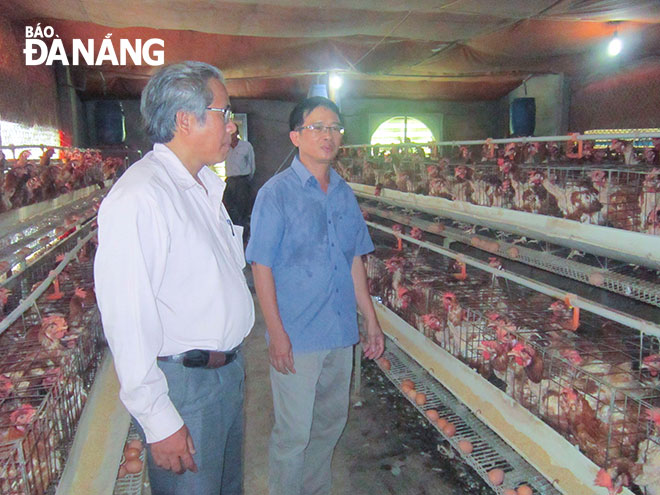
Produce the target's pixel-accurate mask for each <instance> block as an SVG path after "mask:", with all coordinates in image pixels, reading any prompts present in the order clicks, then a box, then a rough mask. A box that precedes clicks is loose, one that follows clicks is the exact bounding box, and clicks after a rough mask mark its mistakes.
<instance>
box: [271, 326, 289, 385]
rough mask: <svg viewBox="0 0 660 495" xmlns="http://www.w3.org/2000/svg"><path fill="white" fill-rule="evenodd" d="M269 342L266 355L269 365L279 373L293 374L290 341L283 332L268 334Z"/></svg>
mask: <svg viewBox="0 0 660 495" xmlns="http://www.w3.org/2000/svg"><path fill="white" fill-rule="evenodd" d="M269 337H270V342H269V344H268V355H269V356H270V364H271V365H272V366H273V368H275V369H276V370H277V371H279V372H280V373H283V374H285V375H288V374H289V373H295V372H296V369H295V368H294V367H293V350H292V349H291V340H290V339H289V336H288V335H287V334H286V332H285V331H281V332H277V333H275V332H272V333H269Z"/></svg>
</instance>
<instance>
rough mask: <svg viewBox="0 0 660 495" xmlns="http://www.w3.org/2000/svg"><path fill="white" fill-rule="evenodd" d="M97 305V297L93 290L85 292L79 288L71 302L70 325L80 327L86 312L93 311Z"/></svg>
mask: <svg viewBox="0 0 660 495" xmlns="http://www.w3.org/2000/svg"><path fill="white" fill-rule="evenodd" d="M95 303H96V296H95V294H94V290H93V289H91V288H90V289H87V290H84V289H82V288H81V287H77V288H76V290H75V291H74V293H73V296H72V297H71V299H70V300H69V318H68V321H69V325H70V326H72V327H77V326H80V325H81V324H82V320H83V316H84V314H85V312H86V311H88V310H89V309H91V308H92V307H93V306H94V304H95Z"/></svg>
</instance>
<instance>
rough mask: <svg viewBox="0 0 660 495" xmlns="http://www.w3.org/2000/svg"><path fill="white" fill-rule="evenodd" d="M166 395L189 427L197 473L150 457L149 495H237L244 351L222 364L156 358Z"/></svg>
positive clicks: (240, 468)
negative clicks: (190, 365) (187, 363)
mask: <svg viewBox="0 0 660 495" xmlns="http://www.w3.org/2000/svg"><path fill="white" fill-rule="evenodd" d="M158 367H159V368H160V369H161V370H163V373H165V376H166V377H167V384H168V386H169V396H170V399H171V400H172V402H173V404H174V406H175V407H176V409H177V410H178V411H179V414H181V417H182V418H183V421H184V422H185V424H186V426H187V427H188V429H189V430H190V434H191V436H192V439H193V442H194V444H195V450H196V451H197V453H196V454H195V455H194V456H193V458H194V460H195V463H196V464H197V468H198V472H197V473H192V472H190V471H186V472H185V474H181V475H178V474H175V473H173V472H172V471H168V470H165V469H161V468H159V467H158V466H156V465H155V464H154V462H153V458H152V457H151V451H150V450H147V451H148V452H149V455H148V467H149V481H150V483H151V493H152V494H153V495H192V494H194V495H241V494H242V493H243V386H244V380H245V368H244V358H243V356H242V354H240V351H239V355H238V356H237V357H236V359H235V360H234V361H233V362H231V363H229V364H228V365H227V366H223V367H222V368H218V369H214V370H207V369H200V368H186V367H184V366H183V365H181V364H178V363H167V362H161V361H158Z"/></svg>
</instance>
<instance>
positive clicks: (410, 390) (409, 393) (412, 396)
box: [406, 388, 417, 400]
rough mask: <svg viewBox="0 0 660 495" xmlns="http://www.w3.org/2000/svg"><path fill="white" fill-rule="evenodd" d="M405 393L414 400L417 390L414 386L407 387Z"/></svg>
mask: <svg viewBox="0 0 660 495" xmlns="http://www.w3.org/2000/svg"><path fill="white" fill-rule="evenodd" d="M406 395H407V396H408V397H410V398H411V399H412V400H415V399H416V398H417V390H415V389H414V388H409V389H407V390H406Z"/></svg>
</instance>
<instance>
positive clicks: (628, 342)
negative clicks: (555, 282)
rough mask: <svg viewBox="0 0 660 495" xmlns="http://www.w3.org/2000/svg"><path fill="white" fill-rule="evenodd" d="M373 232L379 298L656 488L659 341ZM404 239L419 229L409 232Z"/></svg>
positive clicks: (561, 428) (624, 477) (608, 460)
mask: <svg viewBox="0 0 660 495" xmlns="http://www.w3.org/2000/svg"><path fill="white" fill-rule="evenodd" d="M374 211H375V210H373V209H371V210H370V212H372V213H373V212H374ZM386 216H391V215H390V213H389V212H388V213H386ZM371 230H372V236H373V238H374V239H375V240H376V242H377V244H378V248H377V249H376V251H375V252H374V253H372V254H370V255H368V256H367V273H368V279H369V288H370V291H371V293H372V296H374V297H375V298H376V300H377V301H379V302H381V303H382V304H384V305H385V306H387V307H388V308H389V309H390V310H392V311H394V312H395V313H396V314H397V315H398V316H399V317H400V318H402V319H403V320H405V321H407V323H408V324H409V325H410V326H412V327H414V328H416V329H417V330H419V331H420V333H422V334H423V335H424V336H425V337H426V338H427V340H428V342H429V343H430V344H431V343H432V345H436V346H439V347H441V348H443V349H444V350H446V351H447V352H449V353H450V354H452V355H453V356H454V357H456V358H458V359H459V360H461V361H462V362H464V363H465V364H467V365H468V366H470V367H471V368H472V369H474V370H476V371H478V372H479V373H480V374H481V375H482V376H484V377H485V378H487V379H488V380H489V381H490V382H491V383H492V384H493V385H494V386H496V387H498V388H500V389H501V390H503V391H504V392H506V394H507V395H509V396H511V397H512V398H514V399H515V400H516V401H517V402H518V403H519V404H520V405H522V406H523V407H525V408H526V409H527V410H529V411H530V412H531V413H532V414H534V415H535V416H537V417H539V418H541V419H543V421H545V422H546V423H547V424H548V425H550V426H551V427H553V428H554V429H555V430H556V431H557V432H559V433H560V434H561V435H563V436H564V437H565V438H566V439H567V440H568V441H569V442H571V443H572V444H574V445H576V446H577V447H578V448H579V449H580V451H581V452H583V453H584V455H585V456H587V457H588V458H589V459H591V460H592V461H593V462H594V463H595V464H597V465H598V466H600V467H602V468H605V469H609V470H610V472H612V473H613V477H614V478H615V479H616V478H617V477H618V479H619V482H620V483H621V484H624V483H625V484H627V483H628V482H635V483H637V484H638V485H645V486H646V485H647V486H649V491H648V493H653V491H652V490H654V489H657V487H658V486H660V484H659V483H658V481H659V480H658V479H655V478H654V477H653V476H654V475H655V473H656V471H657V467H658V455H657V452H658V451H659V448H660V447H659V445H658V443H659V442H660V437H658V435H657V432H656V428H657V425H658V423H656V421H658V419H659V417H658V414H657V412H659V411H660V409H657V408H658V406H660V389H658V386H657V385H658V378H657V377H658V372H659V371H660V369H659V368H660V364H659V362H660V356H659V355H658V346H659V341H658V338H657V337H655V336H653V335H647V334H644V333H640V332H638V331H634V330H632V329H630V328H627V327H626V326H625V325H621V324H619V323H617V322H614V321H611V320H608V319H606V318H603V317H601V316H599V315H596V314H592V313H590V312H585V311H583V312H581V313H580V312H579V310H578V309H576V308H571V307H570V304H569V303H567V302H565V301H563V300H561V299H556V298H552V297H549V296H547V295H544V294H540V293H536V292H534V291H531V290H530V289H528V288H526V287H523V286H521V285H518V284H516V283H513V282H510V281H509V280H502V279H501V278H499V277H498V276H497V275H496V272H494V273H493V274H491V273H487V272H485V271H482V270H475V269H469V270H467V269H466V268H465V263H462V262H461V259H462V256H461V255H459V256H457V257H456V258H455V259H450V258H446V257H443V256H438V255H437V254H435V253H433V252H430V251H428V250H427V249H425V248H424V247H421V246H419V245H415V244H411V243H408V242H405V243H401V244H399V245H398V248H397V247H394V246H395V245H396V244H397V243H396V242H395V241H394V238H393V237H392V235H388V236H383V233H382V231H374V229H371ZM436 230H437V231H438V232H440V233H442V234H446V232H445V231H444V229H436ZM402 231H403V228H402V227H400V226H397V228H395V227H392V229H391V230H390V232H392V233H395V235H396V234H397V233H399V234H400V233H402ZM408 238H416V239H419V238H420V236H419V233H418V232H414V228H413V231H411V232H410V233H409V236H408ZM468 243H469V236H468ZM493 261H494V262H495V264H496V263H497V259H496V258H491V262H493Z"/></svg>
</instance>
